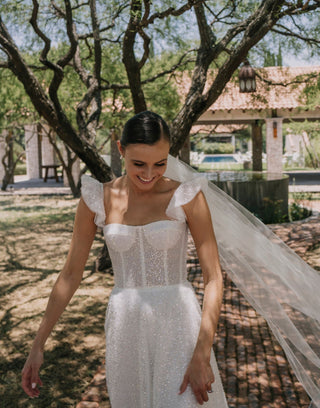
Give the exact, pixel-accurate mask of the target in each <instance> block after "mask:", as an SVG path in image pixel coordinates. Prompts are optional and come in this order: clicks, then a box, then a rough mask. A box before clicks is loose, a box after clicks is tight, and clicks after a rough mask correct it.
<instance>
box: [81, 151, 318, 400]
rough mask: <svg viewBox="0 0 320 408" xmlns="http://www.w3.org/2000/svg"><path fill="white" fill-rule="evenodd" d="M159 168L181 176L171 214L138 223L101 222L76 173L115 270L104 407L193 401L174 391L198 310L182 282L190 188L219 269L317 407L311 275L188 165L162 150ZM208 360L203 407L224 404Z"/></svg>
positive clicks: (100, 209) (95, 191) (91, 189)
mask: <svg viewBox="0 0 320 408" xmlns="http://www.w3.org/2000/svg"><path fill="white" fill-rule="evenodd" d="M165 176H167V177H169V178H171V179H174V180H178V181H180V182H181V183H182V184H181V185H180V186H179V187H178V189H177V190H176V192H175V193H174V195H173V197H172V199H171V201H170V204H169V206H168V208H167V212H166V214H167V216H168V217H169V218H171V220H169V221H168V220H164V221H159V222H155V223H151V224H147V225H144V226H129V225H119V224H109V225H104V221H105V213H104V205H103V195H102V194H103V186H102V184H101V183H99V182H97V181H96V180H94V179H92V178H90V177H88V176H84V177H83V179H82V186H83V187H82V195H83V198H84V200H85V202H86V203H87V205H88V206H89V208H91V210H92V211H93V212H95V213H96V216H95V222H96V224H97V225H98V226H99V227H101V228H103V230H104V235H105V239H106V242H107V245H108V247H109V251H110V256H111V259H112V263H113V268H114V274H115V287H114V289H113V291H112V294H111V296H110V300H109V304H108V308H107V313H106V339H107V347H106V374H107V385H108V389H109V394H110V399H111V404H112V408H118V407H119V408H120V407H121V408H123V407H135V408H136V407H137V408H138V407H139V408H140V407H148V408H150V407H153V408H155V407H157V408H158V407H163V408H165V407H166V408H170V407H172V408H179V407H181V408H182V407H183V408H188V407H196V406H198V405H199V404H197V402H196V400H195V398H194V396H193V394H192V392H191V389H190V386H189V387H188V389H187V390H186V392H185V393H184V394H182V395H177V392H178V390H177V388H179V385H180V384H181V382H182V378H183V375H184V372H185V369H186V367H187V364H188V362H189V360H190V358H191V355H192V349H193V347H194V345H195V341H196V338H197V334H198V330H199V325H200V318H201V315H200V313H201V312H200V308H199V305H198V303H197V299H196V297H195V294H194V292H193V289H192V287H191V286H190V284H189V283H188V282H187V281H186V269H185V261H186V260H185V256H186V236H187V235H186V234H187V226H186V221H185V216H184V211H183V209H182V207H181V206H182V205H184V204H186V203H187V202H188V201H190V200H192V198H193V197H194V196H195V195H196V194H197V192H198V191H199V190H200V189H201V190H202V191H203V192H204V194H205V197H206V199H207V202H208V205H209V208H210V211H211V216H212V221H213V227H214V230H215V235H216V238H217V243H218V249H219V258H220V262H221V265H222V267H223V269H224V270H225V271H226V272H227V273H228V275H229V277H230V278H231V279H232V280H233V282H234V283H235V284H236V285H237V286H238V288H239V289H240V290H241V292H242V294H243V295H244V296H245V297H246V299H247V300H248V301H249V302H250V303H251V305H252V306H253V307H254V308H255V310H256V311H257V312H258V313H260V314H261V315H262V316H263V317H264V318H265V319H266V321H267V323H268V324H269V326H270V328H271V329H272V331H273V334H274V335H275V337H276V338H277V340H278V341H279V343H280V345H281V346H282V348H283V350H284V352H285V354H286V356H287V358H288V361H289V362H290V364H291V366H292V368H293V371H294V372H295V374H296V376H297V378H298V380H299V381H300V382H301V384H302V385H303V387H304V388H305V390H306V392H307V393H308V394H309V396H310V398H311V400H312V402H311V404H310V408H311V407H312V408H314V407H317V408H320V341H319V339H320V296H319V290H320V274H319V273H318V272H317V271H315V270H313V269H312V268H311V267H310V266H309V265H307V264H306V263H305V262H304V261H303V260H302V259H301V258H300V257H299V256H298V255H296V254H295V252H294V251H292V250H291V249H290V248H289V247H288V246H286V245H285V244H284V243H283V241H281V239H280V238H278V237H277V236H276V235H275V234H273V233H272V231H271V230H270V229H269V228H268V227H267V226H265V225H264V224H263V223H262V222H261V221H260V220H258V219H257V218H256V217H254V216H253V215H252V214H251V213H250V212H249V211H247V210H246V209H245V208H244V207H242V206H241V205H240V204H239V203H237V202H236V201H235V200H233V199H232V198H231V197H229V196H228V195H227V194H225V193H224V192H223V191H222V190H220V189H219V188H218V187H216V186H215V185H214V184H212V183H208V182H207V180H206V179H205V178H203V177H199V175H198V174H197V173H196V172H195V171H194V170H193V169H191V168H190V167H189V166H187V165H185V164H184V163H182V162H180V161H178V160H177V159H175V158H173V157H172V156H169V158H168V167H167V171H166V173H165ZM160 272H161V273H160ZM157 313H158V314H157ZM211 364H212V367H213V371H214V374H215V378H216V381H215V383H214V384H213V390H214V392H213V393H212V394H209V398H210V400H209V402H207V403H205V406H207V407H208V408H209V407H210V408H212V407H215V408H225V407H227V402H226V400H225V395H224V391H223V388H222V385H221V381H220V377H219V373H218V370H217V366H216V362H215V358H214V355H213V353H212V356H211ZM179 404H180V405H179Z"/></svg>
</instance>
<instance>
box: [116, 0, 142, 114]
mask: <svg viewBox="0 0 320 408" xmlns="http://www.w3.org/2000/svg"><path fill="white" fill-rule="evenodd" d="M141 13H142V4H141V0H132V2H131V8H130V19H129V22H128V25H127V29H126V32H125V35H124V39H123V45H122V61H123V63H124V66H125V68H126V72H127V77H128V80H129V86H130V91H131V95H132V101H133V105H134V109H135V113H138V112H142V111H145V110H147V104H146V101H145V97H144V93H143V90H142V87H141V70H140V67H139V62H138V61H137V59H136V56H135V53H134V44H135V39H136V36H137V32H138V31H139V30H140V29H141V28H140V27H139V24H140V22H141Z"/></svg>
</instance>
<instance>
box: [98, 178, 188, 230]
mask: <svg viewBox="0 0 320 408" xmlns="http://www.w3.org/2000/svg"><path fill="white" fill-rule="evenodd" d="M168 178H169V177H168ZM170 180H173V179H170ZM173 181H178V180H173ZM183 183H184V182H181V183H180V184H179V185H178V187H177V188H176V189H175V190H174V192H173V194H172V196H171V198H170V200H169V203H168V205H167V207H166V210H165V213H166V212H167V210H168V208H169V207H170V205H171V203H172V201H173V199H174V197H175V194H176V193H177V191H178V190H179V188H180V187H181V186H182V184H183ZM102 193H103V194H102V204H103V209H104V215H105V216H106V212H105V206H104V184H103V183H102ZM163 222H177V223H185V221H181V220H175V219H169V218H164V219H162V220H155V221H151V222H147V223H146V224H137V225H135V224H122V223H120V222H110V223H108V224H106V223H105V224H104V225H103V229H104V228H106V227H108V226H109V225H114V226H119V225H120V226H124V227H129V228H132V227H148V226H151V225H153V224H157V223H163Z"/></svg>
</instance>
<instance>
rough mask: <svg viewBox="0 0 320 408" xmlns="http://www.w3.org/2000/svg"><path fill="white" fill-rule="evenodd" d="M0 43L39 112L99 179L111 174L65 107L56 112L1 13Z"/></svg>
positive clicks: (11, 66) (14, 72)
mask: <svg viewBox="0 0 320 408" xmlns="http://www.w3.org/2000/svg"><path fill="white" fill-rule="evenodd" d="M0 45H1V46H2V47H3V49H4V50H5V52H6V53H7V54H8V55H9V58H10V65H9V68H10V70H11V71H12V72H13V74H14V75H15V76H16V77H17V78H18V80H19V81H20V82H21V83H22V84H23V86H24V88H25V91H26V93H27V94H28V96H29V97H30V99H31V102H32V104H33V106H34V107H35V109H36V111H37V112H38V114H39V115H40V116H43V117H44V119H45V120H46V121H47V122H48V124H49V126H50V127H52V129H53V130H54V131H55V132H56V133H57V134H58V135H59V137H60V138H61V139H62V140H63V141H64V142H65V143H66V144H67V145H68V146H69V147H70V148H71V149H72V150H73V151H74V152H75V153H76V154H77V155H78V157H79V158H80V159H82V160H83V161H84V162H85V163H86V164H87V165H88V167H89V168H90V170H91V171H92V173H93V174H95V176H96V177H97V179H98V180H100V181H107V180H110V179H111V178H112V172H111V169H110V168H109V166H107V164H106V163H105V161H104V160H103V159H102V158H101V157H100V156H99V154H98V152H97V151H96V149H95V148H94V147H93V146H91V145H90V144H89V143H88V142H87V141H86V140H85V139H84V138H81V137H79V135H78V134H77V132H76V131H75V129H74V128H73V126H72V125H71V123H70V121H69V120H68V118H67V117H66V115H65V114H64V112H63V111H61V112H59V113H58V112H56V109H55V106H54V104H53V102H52V101H51V100H50V99H49V98H48V97H47V96H46V94H45V92H44V90H43V88H42V87H41V85H40V83H39V81H38V79H37V78H36V77H35V75H34V74H33V72H32V71H31V69H30V68H29V67H28V65H27V64H26V62H25V61H24V59H23V57H22V55H21V54H20V52H19V50H18V48H17V47H16V45H15V43H14V42H13V40H12V38H11V36H10V34H9V32H8V30H7V28H6V26H5V25H4V23H3V21H2V19H1V16H0Z"/></svg>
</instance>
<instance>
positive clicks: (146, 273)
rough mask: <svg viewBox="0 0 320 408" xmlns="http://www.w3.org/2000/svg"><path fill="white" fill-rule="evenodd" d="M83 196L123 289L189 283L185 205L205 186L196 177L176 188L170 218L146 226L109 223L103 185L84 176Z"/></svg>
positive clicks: (169, 212)
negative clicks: (92, 213)
mask: <svg viewBox="0 0 320 408" xmlns="http://www.w3.org/2000/svg"><path fill="white" fill-rule="evenodd" d="M81 182H82V189H81V191H82V197H83V199H84V201H85V203H86V204H87V206H88V207H89V208H90V209H91V210H92V211H93V212H94V213H95V223H96V225H97V226H98V227H100V228H102V229H103V232H104V237H105V240H106V243H107V246H108V249H109V253H110V257H111V261H112V266H113V271H114V279H115V286H116V287H119V288H133V287H150V286H166V285H173V284H178V283H183V282H186V279H187V268H186V253H187V236H188V227H187V222H186V215H185V213H184V210H183V207H182V206H183V205H185V204H186V203H188V202H190V201H191V200H192V199H193V198H194V197H195V196H196V195H197V193H198V192H199V191H200V190H201V189H202V190H203V189H204V188H205V187H206V185H207V181H206V180H205V179H203V178H196V179H193V180H190V181H186V182H183V183H181V184H180V185H179V187H178V188H177V189H176V190H175V192H174V194H173V195H172V197H171V200H170V202H169V204H168V207H167V209H166V212H165V213H166V216H167V217H168V219H167V220H161V221H155V222H152V223H150V224H146V225H124V224H116V223H112V224H107V225H106V224H105V219H106V214H105V209H104V202H103V197H104V191H103V184H101V183H100V182H99V181H97V180H95V179H93V178H91V177H89V176H87V175H83V176H82V178H81Z"/></svg>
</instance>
